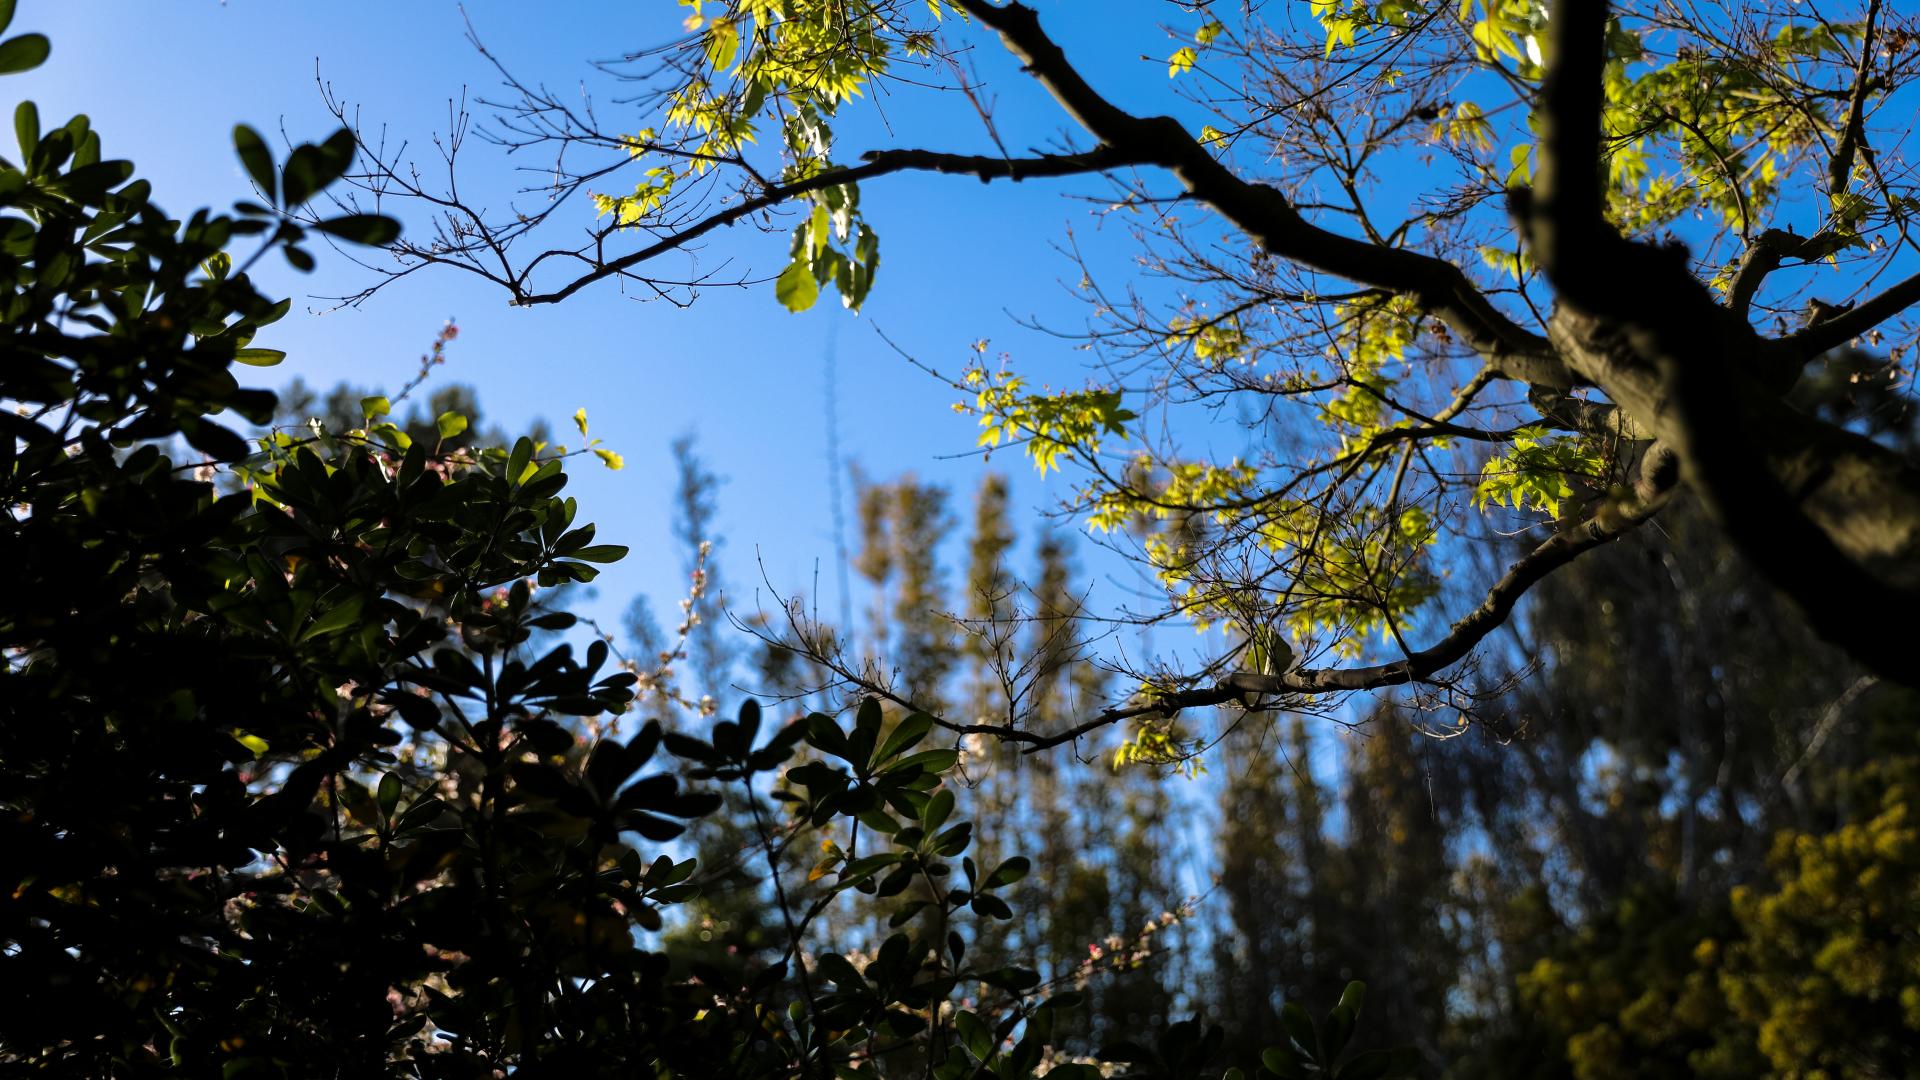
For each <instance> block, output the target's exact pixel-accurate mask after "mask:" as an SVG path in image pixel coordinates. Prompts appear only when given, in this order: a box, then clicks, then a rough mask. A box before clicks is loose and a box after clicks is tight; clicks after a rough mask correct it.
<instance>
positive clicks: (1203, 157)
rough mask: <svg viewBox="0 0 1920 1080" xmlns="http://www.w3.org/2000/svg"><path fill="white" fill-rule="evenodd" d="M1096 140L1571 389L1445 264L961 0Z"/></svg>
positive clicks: (1023, 9) (1019, 15)
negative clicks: (1352, 229)
mask: <svg viewBox="0 0 1920 1080" xmlns="http://www.w3.org/2000/svg"><path fill="white" fill-rule="evenodd" d="M957 2H958V4H959V6H960V7H961V8H962V9H964V10H965V11H966V13H967V14H968V15H969V16H971V17H973V18H974V19H975V20H977V21H978V22H980V23H981V24H982V25H984V26H986V27H988V28H989V29H991V30H994V31H995V32H997V33H998V34H999V35H1000V40H1001V42H1002V43H1003V44H1005V45H1006V47H1007V49H1008V51H1010V52H1012V53H1013V54H1014V55H1015V56H1016V57H1018V58H1019V59H1020V61H1021V63H1022V64H1023V65H1024V66H1025V69H1026V71H1027V72H1028V73H1029V74H1030V75H1032V76H1033V77H1034V79H1035V80H1037V81H1038V82H1039V83H1040V84H1041V86H1043V87H1045V88H1046V90H1047V91H1048V93H1050V94H1052V95H1053V98H1054V100H1056V101H1058V102H1059V103H1060V105H1061V107H1062V108H1064V109H1065V110H1066V111H1067V113H1068V114H1069V115H1070V116H1072V117H1073V118H1074V120H1076V121H1077V122H1078V123H1079V124H1080V125H1081V126H1082V127H1084V128H1085V129H1086V130H1087V131H1088V132H1089V133H1090V134H1092V135H1093V136H1094V137H1095V138H1097V139H1099V140H1100V141H1101V143H1103V144H1104V145H1106V146H1110V147H1112V148H1114V150H1115V151H1116V152H1117V153H1119V154H1121V155H1122V156H1124V157H1125V158H1127V159H1129V160H1133V161H1140V162H1143V163H1151V164H1155V165H1159V166H1162V167H1164V168H1167V169H1169V170H1171V171H1172V172H1173V173H1174V175H1175V176H1176V177H1178V178H1179V180H1180V182H1181V184H1182V185H1183V186H1184V187H1185V188H1186V189H1187V191H1188V192H1189V193H1190V194H1192V195H1193V196H1195V197H1196V198H1197V199H1199V200H1200V201H1202V202H1204V203H1206V204H1207V205H1208V206H1210V207H1212V208H1213V209H1214V210H1215V211H1216V212H1218V213H1219V214H1220V215H1221V216H1222V217H1224V218H1226V219H1227V220H1228V221H1229V222H1231V223H1232V224H1233V225H1234V226H1235V227H1237V228H1239V229H1240V230H1241V231H1242V232H1244V233H1246V234H1247V235H1248V236H1250V237H1252V238H1253V239H1255V240H1257V241H1259V242H1260V244H1261V245H1262V246H1263V247H1265V248H1266V249H1267V250H1268V251H1269V252H1271V253H1272V254H1274V255H1276V256H1278V257H1280V258H1283V259H1287V260H1289V261H1292V262H1296V263H1299V264H1301V265H1302V266H1306V267H1310V268H1312V269H1314V270H1318V271H1321V272H1323V273H1328V274H1332V275H1335V276H1337V277H1342V278H1345V279H1347V280H1349V281H1355V282H1359V283H1361V284H1365V285H1372V286H1375V287H1377V288H1382V289H1388V290H1391V291H1393V292H1397V293H1404V294H1407V295H1410V296H1413V297H1414V298H1415V299H1416V300H1417V301H1418V302H1419V303H1420V305H1421V307H1422V308H1424V309H1425V310H1427V311H1429V312H1431V313H1433V314H1434V315H1437V316H1438V317H1440V318H1441V319H1442V320H1444V321H1445V322H1446V323H1447V325H1448V327H1449V328H1450V329H1452V330H1453V331H1454V332H1455V333H1456V334H1458V335H1459V336H1460V337H1461V338H1462V339H1463V340H1464V341H1465V342H1466V343H1467V344H1468V345H1470V346H1471V347H1472V348H1474V349H1475V350H1476V351H1477V352H1478V353H1480V355H1482V356H1483V357H1486V358H1487V359H1489V360H1490V361H1492V362H1493V363H1494V364H1496V365H1497V366H1498V368H1499V370H1500V371H1501V372H1502V373H1503V374H1505V375H1506V376H1507V377H1509V378H1513V379H1518V380H1520V381H1523V382H1527V383H1531V384H1534V385H1545V386H1554V387H1560V388H1567V387H1571V386H1572V385H1573V382H1574V380H1573V376H1572V374H1571V373H1570V372H1569V371H1568V370H1567V368H1566V367H1565V365H1563V364H1561V363H1560V362H1559V360H1558V358H1557V357H1556V356H1555V355H1554V352H1553V349H1552V347H1551V346H1550V345H1549V344H1548V343H1547V341H1546V339H1545V338H1542V337H1541V336H1539V335H1538V334H1534V333H1532V332H1530V331H1528V330H1526V329H1525V328H1523V327H1521V326H1520V325H1519V324H1518V323H1515V322H1514V321H1513V320H1512V319H1509V318H1508V317H1507V316H1506V315H1505V314H1503V313H1501V311H1500V310H1499V309H1498V308H1496V307H1494V306H1493V304H1492V303H1491V302H1490V301H1489V300H1488V299H1487V298H1486V296H1485V295H1484V294H1482V293H1481V292H1480V290H1479V289H1477V288H1476V287H1475V286H1474V285H1473V283H1472V282H1471V281H1470V280H1468V278H1467V275H1466V273H1465V272H1464V271H1462V270H1461V269H1460V268H1459V267H1457V266H1455V265H1453V264H1452V263H1450V262H1447V261H1446V260H1444V259H1439V258H1435V257H1433V256H1430V255H1424V254H1421V253H1419V252H1415V251H1408V250H1406V249H1403V248H1391V247H1383V246H1381V245H1378V244H1374V243H1370V242H1368V241H1365V240H1358V239H1355V238H1353V237H1349V236H1343V235H1341V234H1339V233H1336V232H1332V231H1330V230H1327V229H1323V228H1321V227H1319V226H1317V225H1314V224H1312V223H1311V222H1309V221H1307V220H1306V219H1305V218H1304V217H1302V216H1301V215H1300V212H1299V211H1298V210H1297V209H1295V208H1294V206H1293V205H1292V204H1291V203H1290V202H1289V201H1288V200H1287V198H1286V196H1285V195H1284V194H1282V193H1281V192H1280V191H1279V190H1278V189H1277V188H1274V187H1272V186H1270V185H1267V184H1260V183H1250V182H1248V181H1245V180H1242V179H1240V178H1239V177H1238V176H1236V175H1234V174H1233V172H1232V171H1231V170H1229V169H1228V168H1227V167H1226V166H1225V165H1223V164H1221V163H1220V162H1219V161H1217V160H1215V159H1214V158H1213V156H1212V155H1211V154H1209V153H1208V151H1207V150H1206V148H1205V147H1203V146H1201V145H1200V144H1199V142H1197V141H1195V139H1194V138H1193V137H1192V136H1191V135H1189V134H1188V133H1187V131H1186V129H1185V128H1183V127H1182V126H1181V125H1180V123H1179V121H1177V120H1174V119H1173V118H1172V117H1167V116H1154V117H1139V116H1134V115H1133V114H1131V113H1128V112H1126V111H1124V110H1122V109H1120V108H1119V107H1117V106H1115V105H1114V104H1113V103H1111V102H1109V101H1108V100H1107V99H1106V98H1104V97H1102V96H1101V95H1100V94H1099V93H1098V92H1097V91H1095V90H1094V89H1093V88H1092V87H1091V86H1090V85H1088V83H1087V81H1086V79H1085V78H1083V77H1082V76H1081V75H1080V73H1079V71H1078V70H1076V69H1075V68H1074V66H1073V65H1072V63H1070V62H1069V61H1068V60H1067V57H1066V54H1065V53H1063V52H1062V51H1061V50H1060V47H1059V46H1058V45H1057V44H1055V43H1054V41H1053V40H1052V39H1051V38H1050V37H1048V36H1047V34H1046V32H1045V31H1044V30H1042V29H1041V27H1040V18H1039V15H1038V14H1037V13H1036V12H1035V11H1034V10H1033V9H1032V8H1030V7H1027V6H1026V5H1024V4H1021V3H1017V2H1016V3H1009V4H1006V5H1005V6H995V5H993V4H990V3H987V2H986V0H957Z"/></svg>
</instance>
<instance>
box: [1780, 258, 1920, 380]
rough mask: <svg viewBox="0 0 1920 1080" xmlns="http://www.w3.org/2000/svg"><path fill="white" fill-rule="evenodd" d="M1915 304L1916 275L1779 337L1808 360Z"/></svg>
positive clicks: (1919, 280)
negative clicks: (1839, 312)
mask: <svg viewBox="0 0 1920 1080" xmlns="http://www.w3.org/2000/svg"><path fill="white" fill-rule="evenodd" d="M1917 303H1920V274H1915V275H1913V276H1912V277H1910V278H1907V279H1906V280H1905V281H1902V282H1900V283H1899V284H1897V285H1894V286H1892V287H1891V288H1889V289H1887V290H1886V291H1885V292H1883V293H1881V294H1880V295H1878V296H1876V297H1874V298H1873V299H1871V300H1868V301H1866V302H1864V303H1861V304H1858V305H1856V306H1854V307H1853V308H1851V309H1849V310H1847V311H1845V312H1843V313H1841V314H1839V315H1836V316H1834V317H1833V318H1831V319H1828V320H1826V321H1825V322H1819V323H1815V324H1813V325H1812V326H1809V327H1807V328H1806V329H1805V330H1802V331H1800V332H1799V333H1797V334H1789V335H1787V336H1786V337H1784V338H1782V339H1781V340H1782V341H1784V342H1786V343H1787V344H1788V345H1789V346H1791V347H1792V348H1793V350H1794V352H1795V353H1796V354H1797V355H1798V356H1799V357H1800V358H1801V359H1802V360H1811V359H1813V358H1814V357H1816V356H1819V355H1820V354H1821V353H1823V352H1826V351H1827V350H1829V349H1837V348H1839V347H1840V346H1842V345H1845V344H1846V343H1847V342H1849V341H1852V340H1853V339H1854V338H1857V337H1859V336H1860V335H1861V334H1864V333H1866V332H1867V331H1869V330H1871V329H1873V328H1874V327H1876V326H1879V325H1880V324H1881V323H1883V322H1886V321H1887V320H1888V319H1891V318H1893V317H1895V316H1897V315H1899V314H1900V313H1901V312H1903V311H1905V310H1906V309H1908V308H1910V307H1912V306H1913V305H1914V304H1917Z"/></svg>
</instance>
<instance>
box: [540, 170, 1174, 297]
mask: <svg viewBox="0 0 1920 1080" xmlns="http://www.w3.org/2000/svg"><path fill="white" fill-rule="evenodd" d="M862 160H863V161H864V164H861V165H856V166H854V167H853V168H849V169H836V170H833V171H831V172H824V173H820V174H818V175H816V176H810V177H808V178H807V179H805V180H798V181H795V182H793V183H791V184H776V185H774V186H772V187H769V188H767V189H766V190H765V191H763V192H762V193H761V194H759V195H756V196H754V197H752V198H748V199H743V200H741V201H740V202H739V203H737V204H736V205H734V206H730V207H728V208H727V209H725V210H722V211H720V212H719V213H716V214H712V215H710V216H708V217H705V218H702V219H701V220H700V221H697V222H695V223H693V224H692V225H688V226H686V227H685V228H682V229H676V230H674V231H673V232H671V233H668V234H667V235H665V236H663V237H661V238H659V239H658V240H655V241H654V242H653V243H651V244H648V245H647V246H646V247H643V248H639V249H637V250H635V251H630V252H628V253H627V254H625V255H622V256H620V257H619V258H617V259H611V260H608V261H607V262H603V263H598V264H596V265H595V266H594V268H593V269H592V270H589V271H587V272H586V273H584V274H581V275H580V276H579V277H577V278H575V279H574V280H572V281H570V282H568V283H567V284H566V285H563V286H561V287H560V288H558V289H555V290H553V291H551V292H544V293H527V292H524V291H522V288H521V286H522V282H523V281H524V280H525V277H526V271H525V270H523V271H522V272H521V273H520V275H518V277H517V278H516V279H515V280H514V281H513V282H512V283H510V287H511V288H512V290H513V294H514V301H513V302H514V304H516V305H517V306H521V307H529V306H532V305H534V304H557V303H559V302H560V301H562V300H565V299H566V298H567V297H569V296H572V295H573V294H574V293H576V292H579V291H580V290H581V289H584V288H586V287H587V286H588V285H591V284H593V283H594V282H596V281H603V280H605V279H607V278H610V277H615V276H617V275H621V274H625V273H627V272H628V271H630V270H632V269H633V268H634V267H636V266H638V265H640V264H641V263H644V262H646V261H647V260H649V259H652V258H655V257H656V256H659V255H663V254H665V253H667V252H669V251H675V250H678V249H680V248H682V247H685V246H686V245H687V244H689V243H691V242H693V241H695V240H698V239H699V238H700V237H702V236H705V235H706V234H707V233H710V232H712V231H713V230H715V229H718V228H720V227H722V226H727V225H732V224H734V223H735V222H737V221H739V220H741V219H742V218H745V217H749V216H751V215H753V214H755V213H758V212H759V211H761V210H766V209H769V208H771V207H774V206H777V205H779V204H780V203H783V202H786V201H787V200H789V199H793V198H796V197H798V196H801V195H805V194H808V193H809V192H814V191H819V190H821V189H823V188H829V187H836V186H838V185H841V184H857V183H860V182H861V181H863V180H871V179H873V178H874V177H877V176H886V175H887V174H889V173H897V172H906V171H909V170H915V169H925V170H931V171H934V172H945V173H962V174H966V175H971V176H977V177H979V178H980V180H981V181H982V182H985V181H989V180H1000V179H1005V180H1024V179H1029V178H1033V177H1044V176H1072V175H1077V174H1084V173H1092V172H1100V171H1103V170H1106V169H1112V168H1118V167H1121V166H1125V165H1132V164H1144V163H1145V162H1144V160H1142V159H1136V158H1130V157H1129V156H1128V155H1126V154H1124V153H1122V152H1120V151H1119V150H1116V149H1114V148H1112V147H1104V146H1103V147H1098V148H1095V149H1094V150H1091V151H1088V152H1087V153H1084V154H1058V155H1045V156H1040V157H1032V158H993V157H973V156H967V155H960V154H941V153H935V152H933V151H929V150H876V151H871V152H869V153H867V154H864V155H862ZM528 269H531V267H528Z"/></svg>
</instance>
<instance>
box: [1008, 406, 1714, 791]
mask: <svg viewBox="0 0 1920 1080" xmlns="http://www.w3.org/2000/svg"><path fill="white" fill-rule="evenodd" d="M1679 480H1680V462H1679V459H1678V458H1677V457H1676V456H1675V455H1674V454H1673V452H1672V451H1671V450H1668V449H1667V448H1665V447H1664V446H1661V445H1659V444H1655V445H1654V446H1653V447H1651V448H1649V449H1648V451H1647V453H1646V455H1645V456H1644V457H1643V458H1642V459H1641V464H1640V475H1639V479H1638V481H1637V483H1636V485H1635V494H1634V496H1633V498H1632V499H1631V501H1629V502H1627V503H1625V504H1612V503H1609V504H1604V505H1603V506H1602V507H1601V508H1600V510H1599V511H1598V512H1596V513H1595V514H1594V516H1593V517H1591V518H1589V519H1588V520H1587V521H1585V522H1582V523H1581V524H1580V525H1578V526H1576V527H1575V528H1572V529H1569V530H1567V531H1565V532H1561V533H1557V534H1555V535H1554V536H1553V537H1551V538H1550V539H1548V540H1546V541H1545V542H1543V543H1542V544H1540V545H1539V546H1538V547H1536V548H1534V549H1533V550H1532V551H1529V552H1528V553H1527V554H1526V555H1525V556H1523V557H1522V558H1521V559H1520V560H1519V561H1518V562H1516V563H1514V564H1513V565H1512V566H1510V567H1508V568H1507V572H1506V573H1505V574H1503V575H1501V577H1500V580H1499V581H1496V582H1494V584H1493V586H1492V587H1491V588H1489V589H1488V590H1487V595H1486V596H1485V597H1484V598H1483V599H1482V600H1481V601H1480V605H1479V606H1478V607H1476V608H1474V609H1473V610H1472V611H1470V612H1468V613H1467V614H1466V615H1464V616H1462V617H1461V618H1460V619H1459V621H1457V622H1455V623H1454V624H1453V626H1452V627H1451V628H1450V629H1449V630H1448V631H1447V635H1446V636H1445V637H1443V638H1441V639H1440V640H1439V641H1437V642H1435V643H1434V644H1433V645H1431V646H1429V647H1428V648H1425V649H1421V650H1419V651H1417V652H1413V653H1410V654H1408V656H1407V657H1406V659H1404V660H1396V661H1394V662H1392V663H1388V664H1374V665H1371V666H1368V667H1355V668H1318V669H1307V668H1303V669H1300V670H1298V671H1290V672H1287V673H1285V674H1282V675H1259V674H1254V673H1252V672H1235V673H1234V674H1231V675H1228V676H1226V677H1225V678H1223V679H1221V680H1219V681H1218V682H1216V683H1214V684H1213V685H1212V686H1202V687H1195V688H1193V689H1191V690H1177V691H1173V692H1171V693H1165V694H1160V695H1157V696H1156V697H1155V698H1154V700H1152V701H1150V702H1145V703H1142V704H1137V705H1128V706H1123V707H1120V708H1115V709H1108V710H1106V711H1105V712H1102V713H1100V714H1099V715H1098V716H1095V717H1092V718H1090V719H1087V720H1084V721H1082V722H1081V723H1079V724H1076V725H1075V726H1073V727H1072V728H1069V729H1067V730H1066V731H1063V732H1059V733H1058V734H1054V735H1048V736H1045V737H1043V738H1039V739H1032V738H1028V739H1024V740H1023V741H1024V742H1026V743H1027V749H1026V751H1025V752H1026V753H1033V752H1035V751H1039V750H1044V749H1046V748H1048V747H1050V746H1058V745H1060V744H1061V743H1066V742H1071V741H1073V740H1074V739H1077V738H1079V737H1080V736H1082V735H1086V734H1088V733H1090V732H1092V731H1095V730H1098V729H1099V728H1102V727H1105V726H1107V725H1109V724H1114V723H1118V722H1120V721H1122V720H1128V719H1131V718H1133V717H1136V716H1147V715H1154V714H1158V715H1162V716H1167V715H1171V714H1173V713H1175V712H1178V711H1179V710H1181V709H1184V708H1189V707H1194V706H1204V705H1222V704H1226V703H1228V702H1232V701H1240V700H1243V699H1245V698H1247V697H1250V696H1253V695H1257V694H1293V695H1300V694H1329V693H1341V692H1346V691H1354V690H1376V689H1379V688H1380V687H1383V686H1399V685H1403V684H1405V683H1410V682H1420V681H1425V680H1427V679H1429V678H1430V677H1431V676H1433V675H1434V674H1435V673H1437V672H1440V671H1443V670H1445V669H1446V668H1449V667H1452V666H1453V665H1454V664H1457V663H1459V662H1460V661H1461V660H1464V659H1466V657H1467V655H1468V654H1469V653H1471V652H1472V651H1473V650H1474V648H1475V647H1477V646H1478V645H1479V644H1480V642H1481V641H1483V640H1485V639H1486V636H1487V635H1488V634H1491V633H1492V632H1493V631H1494V630H1496V629H1498V628H1499V627H1500V626H1501V624H1503V623H1505V622H1506V621H1507V618H1508V616H1510V615H1512V614H1513V609H1514V606H1515V605H1516V604H1518V603H1519V602H1520V598H1521V597H1522V596H1525V595H1526V593H1527V590H1529V589H1531V588H1533V587H1534V586H1535V585H1537V584H1539V583H1540V582H1541V581H1543V580H1545V579H1546V578H1547V576H1548V575H1550V574H1552V573H1553V572H1554V571H1556V570H1558V569H1560V568H1561V567H1563V566H1565V565H1567V564H1568V563H1570V562H1572V561H1573V560H1575V559H1577V558H1579V557H1580V556H1581V555H1583V554H1585V553H1587V552H1589V551H1592V550H1593V549H1594V548H1597V547H1600V546H1602V545H1604V544H1607V543H1610V542H1612V541H1614V540H1617V539H1619V538H1620V537H1622V536H1624V535H1626V534H1627V533H1629V532H1631V531H1633V530H1634V529H1636V528H1638V527H1639V526H1640V525H1642V524H1644V523H1645V522H1646V521H1647V520H1648V519H1650V518H1652V517H1653V516H1654V515H1655V514H1657V513H1659V511H1660V508H1661V507H1663V506H1665V505H1666V503H1667V500H1668V499H1669V498H1670V497H1671V496H1672V493H1673V492H1674V490H1675V489H1676V488H1677V487H1678V485H1679Z"/></svg>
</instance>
